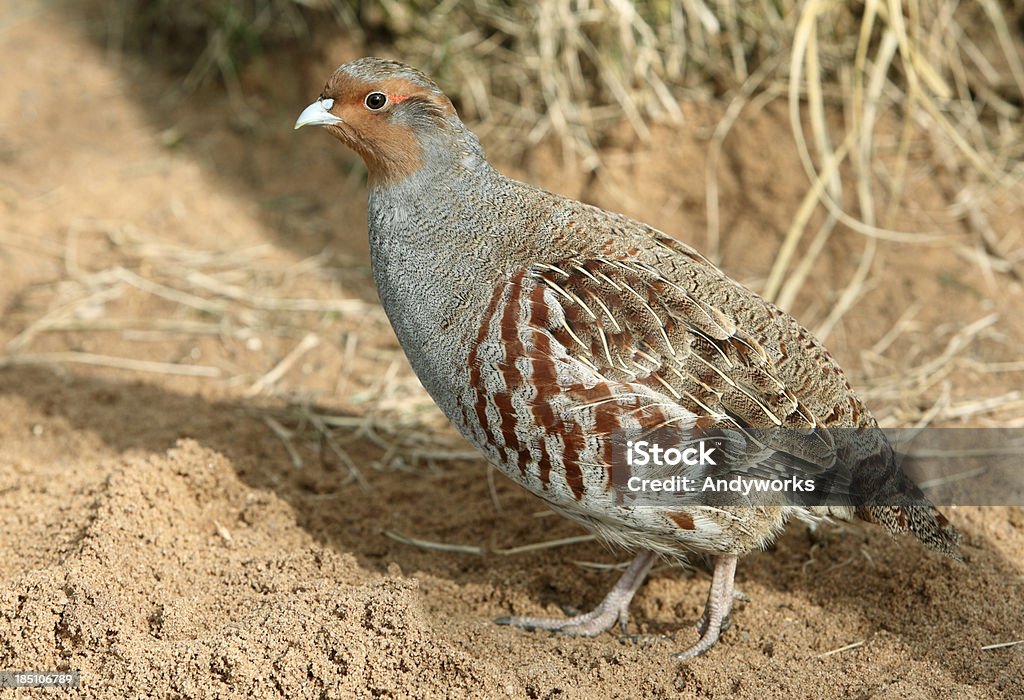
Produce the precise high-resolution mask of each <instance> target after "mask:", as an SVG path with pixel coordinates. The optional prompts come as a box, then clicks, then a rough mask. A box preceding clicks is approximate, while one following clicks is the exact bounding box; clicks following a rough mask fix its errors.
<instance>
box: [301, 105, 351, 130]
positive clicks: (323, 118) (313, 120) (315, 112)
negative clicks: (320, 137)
mask: <svg viewBox="0 0 1024 700" xmlns="http://www.w3.org/2000/svg"><path fill="white" fill-rule="evenodd" d="M333 106H334V100H332V99H330V98H328V99H326V100H317V101H316V102H314V103H313V104H311V105H310V106H309V107H306V108H305V109H304V110H302V114H300V115H299V118H298V119H296V120H295V128H296V129H301V128H302V127H304V126H309V125H310V124H313V125H315V126H327V125H329V124H338V123H339V122H342V121H344V120H343V119H342V118H341V117H336V116H334V115H333V114H331V113H330V112H328V111H327V110H329V109H330V108H331V107H333Z"/></svg>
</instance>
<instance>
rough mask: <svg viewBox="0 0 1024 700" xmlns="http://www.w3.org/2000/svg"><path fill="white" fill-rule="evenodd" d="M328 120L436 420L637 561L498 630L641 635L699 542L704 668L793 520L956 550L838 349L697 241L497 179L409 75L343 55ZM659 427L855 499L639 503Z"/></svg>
mask: <svg viewBox="0 0 1024 700" xmlns="http://www.w3.org/2000/svg"><path fill="white" fill-rule="evenodd" d="M313 124H315V125H321V126H324V127H325V128H326V129H327V130H328V131H329V132H330V133H331V135H333V136H335V137H336V138H338V139H339V140H340V141H341V142H342V143H344V144H345V145H347V146H348V147H350V148H352V149H353V150H355V151H356V152H357V153H358V154H359V155H360V156H361V157H362V158H363V160H364V161H365V163H366V166H367V168H368V172H369V229H370V251H371V265H372V268H373V277H374V280H375V282H376V285H377V290H378V292H379V294H380V300H381V303H382V304H383V306H384V310H385V311H386V312H387V315H388V318H389V319H390V321H391V324H392V325H393V327H394V330H395V333H396V335H397V336H398V340H399V341H400V343H401V345H402V347H403V349H404V350H405V353H406V355H407V356H408V359H409V362H410V364H411V365H412V368H413V369H414V370H415V372H416V374H417V376H418V377H419V379H420V381H421V382H422V383H423V386H424V387H425V388H426V389H427V391H428V392H429V393H430V395H431V396H432V397H433V399H434V400H435V401H436V402H437V404H438V406H440V408H441V410H442V411H444V413H445V414H446V415H447V417H448V418H449V419H450V420H451V421H452V423H453V424H454V425H455V426H456V427H457V428H458V430H459V431H460V432H461V433H462V434H463V435H464V436H465V437H466V438H467V439H468V440H469V441H470V442H472V443H473V444H474V445H476V447H477V448H479V449H480V451H481V452H482V453H483V454H484V455H485V456H486V458H487V459H488V460H489V461H490V462H491V464H493V465H494V466H496V467H497V468H498V469H500V470H501V471H502V472H504V473H505V474H506V475H508V476H509V477H510V478H511V479H513V480H514V481H516V482H518V483H519V484H521V485H522V486H523V487H525V488H526V489H528V490H529V491H530V492H532V493H534V494H536V495H537V496H539V497H540V498H542V499H543V500H545V501H546V502H547V503H548V504H549V505H550V506H551V507H552V508H554V509H555V510H556V511H558V512H560V513H562V514H563V515H565V516H567V517H569V518H572V519H573V520H576V521H578V522H580V523H581V524H583V525H584V526H585V527H587V528H589V529H590V530H592V531H593V532H595V533H596V534H597V535H599V536H600V537H601V538H603V539H604V540H606V541H607V542H609V543H611V544H613V545H617V546H620V547H622V548H625V549H627V550H629V551H631V552H634V553H635V558H634V559H633V562H632V563H631V565H630V566H629V568H628V569H627V570H626V571H625V573H624V574H623V575H622V577H621V578H620V580H619V581H618V582H617V583H616V584H615V586H614V588H612V590H611V592H610V593H608V595H607V596H606V597H605V598H604V600H603V601H602V602H601V604H600V605H599V606H598V607H597V608H596V609H595V610H593V611H592V612H589V613H585V614H582V615H577V616H575V617H570V618H567V619H545V618H533V617H510V618H502V619H500V620H499V622H502V623H505V624H511V625H516V626H520V627H526V628H540V629H548V630H560V631H562V632H565V633H570V634H579V635H588V636H590V635H596V634H599V633H601V632H603V631H605V630H608V629H610V628H611V627H612V626H613V625H615V624H616V623H620V624H621V625H623V626H624V625H625V622H626V619H627V610H628V607H629V604H630V601H631V600H632V598H633V596H634V594H635V593H636V591H637V589H638V588H639V587H640V586H641V585H642V583H643V581H644V579H645V578H646V576H647V573H648V572H649V570H650V568H651V565H652V563H653V562H654V561H655V559H656V557H658V556H663V557H667V558H680V557H683V556H685V554H686V553H687V552H700V553H704V554H707V555H710V556H711V557H712V559H713V562H714V571H713V576H712V583H711V590H710V593H709V596H708V600H707V605H706V608H705V611H704V615H703V617H702V618H701V622H700V624H699V632H700V638H699V640H698V641H697V642H696V643H695V644H694V645H693V646H692V647H691V648H689V649H688V650H686V651H684V652H682V653H681V654H678V655H677V657H678V658H691V657H694V656H697V655H699V654H701V653H703V652H705V651H707V650H708V649H709V648H710V647H711V646H712V645H713V644H714V643H715V642H716V641H717V640H718V637H719V634H720V631H721V629H722V626H723V623H724V622H725V620H726V617H727V616H728V615H729V612H730V608H731V605H732V601H733V594H734V592H733V578H734V575H735V571H736V561H737V557H738V556H740V555H742V554H745V553H748V552H750V551H752V550H755V549H761V548H764V547H766V546H767V545H769V544H770V543H771V542H772V541H773V540H774V538H775V537H776V536H777V535H778V534H779V532H780V531H781V530H782V528H783V526H784V525H785V523H786V521H787V520H788V519H789V518H790V517H797V518H800V519H803V520H807V521H815V520H820V519H822V518H837V519H847V520H848V519H852V518H853V517H855V516H856V517H859V518H861V519H864V520H867V521H870V522H874V523H878V524H880V525H882V526H883V527H885V528H887V529H888V530H889V531H890V532H893V533H898V532H911V533H913V534H914V535H916V537H917V538H918V539H919V540H921V541H922V542H923V543H925V544H926V545H929V546H931V547H932V548H934V549H936V550H938V551H940V552H943V553H946V554H949V555H951V556H954V557H956V556H957V554H956V546H957V542H958V534H957V532H956V530H955V529H954V528H953V527H952V526H951V525H950V524H949V523H948V521H947V520H946V519H945V518H944V517H943V516H942V514H941V513H939V512H938V511H937V510H936V509H935V507H934V506H933V505H932V504H931V503H930V502H929V501H928V500H927V499H926V498H925V497H924V496H923V495H922V494H921V492H920V491H919V490H918V489H917V488H916V487H915V486H914V485H913V483H911V482H910V481H909V480H908V479H907V477H906V476H905V475H904V474H903V472H902V471H901V470H900V468H899V467H898V466H897V464H896V461H895V458H894V453H893V450H892V448H891V446H890V445H889V442H888V441H887V440H886V439H885V437H884V435H883V434H882V433H881V431H880V430H878V427H877V424H876V422H875V420H874V418H872V416H871V413H870V412H869V411H868V409H867V408H866V407H865V406H864V404H863V403H862V402H861V400H860V398H858V396H857V394H856V393H855V392H854V391H853V390H852V389H851V387H850V384H849V382H848V381H847V379H846V377H845V375H844V374H843V371H842V369H841V368H840V367H839V366H838V365H837V364H836V362H835V361H834V360H833V359H832V357H831V355H829V353H828V352H827V351H826V350H825V349H824V348H823V347H822V345H821V344H820V343H819V342H818V341H817V340H816V339H815V338H814V337H813V336H811V334H810V333H809V332H808V331H807V330H805V329H804V328H803V327H801V326H800V325H799V324H798V323H797V322H796V321H795V320H794V319H793V318H792V317H790V316H789V315H787V314H786V313H784V312H783V311H781V310H779V309H778V308H776V307H774V306H773V305H772V304H770V303H768V302H767V301H765V300H764V299H762V298H760V297H759V296H758V295H757V294H755V293H753V292H752V291H750V290H748V289H746V288H745V287H743V286H741V285H740V284H738V283H737V282H734V281H733V280H731V279H730V278H729V277H727V276H726V275H725V274H724V273H722V272H721V271H720V270H719V269H718V268H716V267H715V266H714V265H712V264H711V263H710V262H709V261H708V260H706V259H705V258H704V257H702V256H701V255H700V254H699V253H698V252H696V251H695V250H694V249H693V248H691V247H689V246H687V245H684V244H682V243H680V242H678V241H676V240H675V239H673V238H671V237H669V236H668V235H666V234H664V233H662V232H660V231H658V230H655V229H653V228H652V227H650V226H647V225H645V224H643V223H641V222H639V221H635V220H633V219H630V218H628V217H626V216H623V215H621V214H615V213H612V212H608V211H604V210H602V209H599V208H597V207H594V206H590V205H587V204H583V203H581V202H578V201H574V200H572V199H568V198H566V197H561V196H558V195H555V194H552V193H550V192H546V191H544V190H541V189H538V188H537V187H533V186H531V185H528V184H525V183H522V182H518V181H516V180H513V179H510V178H508V177H505V176H504V175H502V174H500V173H498V172H497V171H496V170H494V168H492V167H491V166H490V165H489V164H488V163H487V161H486V159H485V158H484V153H483V149H482V148H481V145H480V142H479V141H478V140H477V138H476V136H474V135H473V133H471V132H470V131H469V129H467V128H466V126H465V125H464V124H463V123H462V121H461V120H460V119H459V117H458V115H457V113H456V111H455V108H454V107H453V106H452V103H451V101H450V100H449V99H448V98H447V97H446V96H445V95H444V93H443V92H442V91H441V90H440V88H438V86H437V85H436V84H435V83H434V82H433V81H432V80H430V79H429V78H428V77H426V76H425V75H424V74H423V73H421V72H420V71H418V70H416V69H414V68H411V67H409V66H406V65H403V64H401V63H397V62H392V61H386V60H382V59H378V58H362V59H359V60H356V61H353V62H351V63H347V64H345V65H342V66H341V67H340V68H338V70H337V71H335V73H334V74H333V75H332V76H331V77H330V79H329V80H328V81H327V83H326V85H325V86H324V88H323V92H322V93H321V94H320V97H319V99H317V100H316V101H315V102H314V103H313V104H311V105H309V107H307V108H306V109H305V110H304V111H303V112H302V114H301V115H300V116H299V118H298V120H297V121H296V123H295V128H296V129H298V128H300V127H302V126H306V125H313ZM655 434H656V435H657V438H658V440H659V441H660V442H661V443H665V444H672V445H678V446H684V445H687V444H691V443H692V442H693V441H694V440H697V439H705V438H707V439H710V438H715V439H716V440H717V442H715V444H716V445H717V446H718V447H719V448H721V449H722V451H723V453H726V454H728V455H729V470H731V471H729V473H730V474H731V473H736V472H737V471H738V472H739V473H746V474H755V475H756V474H762V475H765V474H766V475H767V478H772V479H776V480H778V478H779V476H780V475H781V474H782V473H784V472H786V470H787V469H800V470H803V473H809V474H812V475H818V476H821V477H827V479H828V481H829V486H830V487H831V490H830V493H835V494H839V496H838V497H836V498H832V499H822V500H819V501H814V502H805V501H801V500H800V499H796V498H790V497H786V496H780V494H779V493H777V492H775V491H768V492H760V491H753V492H747V493H744V492H743V491H729V492H728V493H722V492H718V491H712V492H708V491H701V490H696V491H693V492H686V493H679V494H676V495H675V497H669V496H668V494H660V495H659V497H657V498H651V499H648V500H646V501H644V502H641V501H640V500H639V499H635V500H634V499H631V498H629V497H624V495H625V496H628V495H629V494H628V493H626V492H625V491H624V490H623V488H621V486H622V484H623V483H627V482H629V479H630V477H631V475H632V476H635V475H636V474H637V473H639V472H638V470H636V469H635V467H633V466H631V464H632V463H631V462H630V460H626V459H625V452H624V449H630V448H631V446H632V444H633V443H632V442H631V440H632V439H637V438H639V437H645V436H647V437H649V436H652V435H655ZM708 468H709V467H707V465H704V466H701V465H697V466H692V467H691V466H686V467H679V471H678V472H676V473H673V472H672V470H671V469H668V468H667V471H665V472H664V473H663V474H662V475H663V476H664V475H665V474H673V475H675V476H678V475H680V474H688V475H690V476H693V477H694V478H696V479H700V478H701V477H703V476H704V475H705V474H706V473H708V472H707V469H708ZM719 469H723V468H722V467H719ZM702 470H704V471H702ZM652 473H655V472H647V473H645V475H646V476H649V475H651V474H652ZM717 473H724V472H717ZM630 483H631V482H630Z"/></svg>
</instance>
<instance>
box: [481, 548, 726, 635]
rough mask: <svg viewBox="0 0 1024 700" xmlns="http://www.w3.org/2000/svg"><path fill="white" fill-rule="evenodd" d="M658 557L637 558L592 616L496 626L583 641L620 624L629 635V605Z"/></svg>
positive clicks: (508, 620) (504, 620)
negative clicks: (560, 634)
mask: <svg viewBox="0 0 1024 700" xmlns="http://www.w3.org/2000/svg"><path fill="white" fill-rule="evenodd" d="M654 557H655V554H654V552H652V551H650V550H646V549H645V550H643V551H642V552H640V553H639V554H637V555H636V557H634V559H633V562H632V563H631V564H630V565H629V568H628V569H626V571H625V573H623V574H622V577H621V578H619V580H618V582H616V584H615V586H614V587H613V588H612V589H611V590H610V591H608V595H606V596H605V597H604V600H602V601H601V604H600V605H598V606H597V607H596V608H594V609H593V610H591V611H590V612H588V613H583V614H582V615H576V616H574V617H567V618H544V617H499V618H498V619H496V620H495V622H496V623H498V624H499V625H512V626H513V627H525V628H526V629H542V630H557V631H559V632H564V633H565V634H572V635H579V636H582V637H593V636H596V635H598V634H601V633H602V632H604V631H606V630H609V629H611V628H612V627H613V626H614V625H615V623H616V622H618V623H619V625H620V627H621V629H622V631H623V632H625V630H626V621H627V620H628V619H629V603H630V601H632V600H633V596H634V595H636V592H637V590H639V588H640V586H641V585H643V582H644V579H646V578H647V573H648V572H649V571H650V570H651V565H652V564H654ZM730 580H731V579H730Z"/></svg>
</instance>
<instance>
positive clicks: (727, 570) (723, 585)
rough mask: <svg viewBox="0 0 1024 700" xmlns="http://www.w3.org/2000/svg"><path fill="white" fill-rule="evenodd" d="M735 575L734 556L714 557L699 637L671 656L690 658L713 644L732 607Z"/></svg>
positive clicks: (698, 654)
mask: <svg viewBox="0 0 1024 700" xmlns="http://www.w3.org/2000/svg"><path fill="white" fill-rule="evenodd" d="M735 576H736V556H734V555H725V554H723V555H720V556H717V557H715V571H714V573H713V574H712V575H711V590H710V591H708V604H707V606H706V607H705V608H704V615H703V616H701V623H700V626H699V630H700V639H699V640H698V641H697V643H696V644H694V645H693V646H692V647H690V648H689V649H687V650H686V651H683V652H680V653H678V654H675V655H674V657H673V658H676V659H680V660H682V659H692V658H694V657H697V656H700V655H701V654H703V653H704V652H705V651H707V650H708V649H710V648H711V647H713V646H714V645H715V642H717V641H718V636H719V635H720V634H721V632H722V624H723V623H724V622H725V618H726V617H728V615H729V611H730V610H731V609H732V600H733V580H734V578H735Z"/></svg>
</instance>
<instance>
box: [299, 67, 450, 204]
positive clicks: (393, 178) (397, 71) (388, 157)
mask: <svg viewBox="0 0 1024 700" xmlns="http://www.w3.org/2000/svg"><path fill="white" fill-rule="evenodd" d="M311 124H315V125H318V126H323V127H326V128H327V130H328V131H329V132H331V134H332V135H333V136H335V137H336V138H338V139H339V140H340V141H341V142H342V143H344V144H345V145H346V146H348V147H349V148H351V149H352V150H354V151H355V152H356V153H358V154H359V155H360V156H362V158H363V161H365V163H366V167H367V169H368V170H369V173H370V180H371V181H372V182H374V183H377V184H388V183H393V182H397V181H400V180H403V179H405V178H406V177H408V176H410V175H412V174H414V173H416V172H418V171H419V170H420V169H421V168H422V167H423V163H424V157H425V153H424V151H425V149H427V148H429V147H430V146H431V145H432V144H431V142H437V141H439V140H444V137H445V134H446V133H451V132H461V131H463V130H464V128H463V127H462V124H461V122H460V121H459V119H458V116H457V114H456V112H455V108H454V107H453V106H452V103H451V100H449V99H448V98H447V97H446V96H445V95H444V93H443V92H441V89H440V88H439V87H438V86H437V85H436V84H435V83H434V82H433V81H432V80H431V79H430V78H428V77H427V76H425V75H424V74H423V73H421V72H420V71H418V70H416V69H415V68H412V67H410V66H407V65H404V64H402V63H398V62H395V61H387V60H384V59H380V58H360V59H358V60H356V61H352V62H351V63H346V64H344V65H342V66H340V67H339V68H338V70H336V71H335V72H334V74H333V75H332V76H331V77H330V78H329V79H328V80H327V84H326V85H324V89H323V91H322V92H321V93H320V98H319V99H318V100H317V101H316V102H314V103H313V104H311V105H309V106H308V107H306V109H304V110H303V111H302V114H300V115H299V118H298V119H297V120H296V122H295V128H296V129H299V128H302V127H304V126H308V125H311ZM433 145H435V146H436V143H434V144H433Z"/></svg>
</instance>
